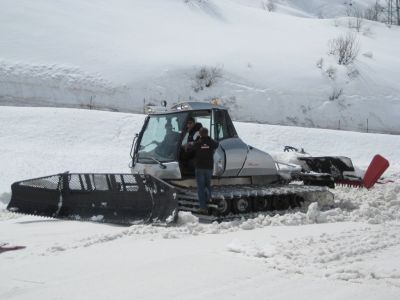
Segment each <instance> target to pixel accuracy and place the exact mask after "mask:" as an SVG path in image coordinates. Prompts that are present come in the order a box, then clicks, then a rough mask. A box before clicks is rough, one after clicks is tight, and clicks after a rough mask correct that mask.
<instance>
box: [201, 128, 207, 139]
mask: <svg viewBox="0 0 400 300" xmlns="http://www.w3.org/2000/svg"><path fill="white" fill-rule="evenodd" d="M199 133H200V136H201V137H206V136H207V135H208V129H207V128H204V127H201V128H200V130H199Z"/></svg>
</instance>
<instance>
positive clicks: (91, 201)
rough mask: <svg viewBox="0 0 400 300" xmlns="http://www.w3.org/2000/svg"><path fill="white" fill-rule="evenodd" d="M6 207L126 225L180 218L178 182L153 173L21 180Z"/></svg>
mask: <svg viewBox="0 0 400 300" xmlns="http://www.w3.org/2000/svg"><path fill="white" fill-rule="evenodd" d="M11 190H12V196H11V201H10V203H9V204H8V207H7V209H8V210H10V211H13V212H18V213H23V214H31V215H37V216H47V217H53V218H60V219H74V220H88V221H97V222H104V223H115V224H123V225H131V224H139V223H159V224H167V223H171V222H174V221H175V220H176V215H177V208H178V202H177V199H176V191H175V188H174V187H172V186H171V185H169V184H168V183H166V182H164V181H162V180H160V179H157V178H155V177H152V176H150V175H137V174H135V175H134V174H70V173H63V174H57V175H52V176H47V177H41V178H35V179H29V180H24V181H19V182H16V183H14V184H12V186H11Z"/></svg>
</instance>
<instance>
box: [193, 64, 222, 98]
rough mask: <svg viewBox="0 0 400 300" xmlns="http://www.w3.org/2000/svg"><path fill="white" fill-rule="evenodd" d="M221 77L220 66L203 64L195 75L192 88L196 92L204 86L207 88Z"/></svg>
mask: <svg viewBox="0 0 400 300" xmlns="http://www.w3.org/2000/svg"><path fill="white" fill-rule="evenodd" d="M221 77H222V68H220V67H206V66H203V67H201V68H200V70H199V71H198V72H197V73H196V75H195V78H194V84H193V90H194V91H195V92H196V93H197V92H199V91H201V90H204V89H205V88H209V87H211V86H212V85H214V84H215V83H216V82H217V80H218V78H221Z"/></svg>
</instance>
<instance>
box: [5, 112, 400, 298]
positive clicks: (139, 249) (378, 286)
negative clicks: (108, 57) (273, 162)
mask: <svg viewBox="0 0 400 300" xmlns="http://www.w3.org/2000/svg"><path fill="white" fill-rule="evenodd" d="M142 121H143V116H142V115H134V114H127V113H111V112H101V111H89V110H77V109H60V108H58V109H55V108H16V107H0V145H1V147H0V245H2V244H3V243H9V244H10V245H25V246H27V248H26V249H24V250H19V251H13V252H5V253H1V254H0V266H1V272H0V299H10V300H11V299H46V300H47V299H61V300H63V299H110V298H118V299H132V298H133V299H171V298H174V299H204V298H207V299H243V298H248V299H256V298H260V299H266V298H268V299H288V298H293V299H335V300H337V299H350V298H351V299H355V300H371V299H398V296H399V294H400V279H399V278H400V264H399V262H400V261H399V260H398V259H397V257H398V253H399V251H400V231H399V228H400V227H399V225H400V223H399V221H400V164H399V158H400V154H399V152H398V151H397V149H399V147H400V137H399V136H394V135H382V134H365V133H355V132H343V131H332V130H322V129H307V128H296V127H280V126H272V125H261V124H249V123H240V122H236V123H235V126H236V127H237V130H238V133H239V135H240V136H242V137H243V139H244V140H245V141H246V142H248V143H250V144H252V145H254V146H256V147H259V148H260V149H263V150H267V151H269V152H271V153H272V154H273V155H274V156H275V157H276V158H279V159H282V160H285V159H290V156H285V155H284V153H283V152H282V147H283V145H286V144H292V145H295V146H303V147H304V148H305V149H306V150H308V151H309V152H311V153H313V154H316V155H324V154H342V155H349V156H351V157H352V158H353V160H354V162H355V164H356V165H357V166H358V167H360V168H365V167H366V166H367V165H368V163H369V160H370V158H371V157H372V155H374V154H375V153H381V154H382V155H384V156H386V157H387V158H388V159H389V160H390V161H391V167H390V169H389V171H388V173H387V174H386V175H387V176H389V177H390V178H391V179H393V180H394V181H395V182H394V183H389V184H386V185H378V186H376V187H374V188H373V189H372V190H371V191H367V190H363V189H351V188H337V189H335V190H333V192H334V193H335V198H336V207H335V208H334V209H331V210H327V211H320V210H319V208H318V206H317V205H315V204H313V205H312V206H310V208H309V209H308V211H307V212H300V211H290V212H287V213H286V214H285V215H273V214H271V215H270V214H260V215H259V216H258V217H257V218H254V219H249V220H240V219H238V220H235V221H232V222H223V223H220V224H218V223H213V224H202V223H199V222H198V220H197V219H196V218H195V217H194V216H192V215H190V214H182V213H181V215H180V219H179V221H180V222H179V224H178V225H177V226H173V227H166V228H164V227H153V226H147V225H146V226H145V225H134V226H131V227H119V226H112V225H105V224H94V223H86V222H77V221H60V220H53V219H50V218H40V217H32V216H20V215H16V214H12V213H9V212H7V211H5V204H6V203H7V201H8V199H9V196H10V195H9V188H10V184H11V182H13V181H15V180H18V179H24V178H30V177H34V176H40V175H46V174H49V173H57V172H60V171H65V170H71V171H97V172H101V171H110V172H127V171H129V170H128V160H129V150H130V142H131V139H132V137H133V135H134V133H135V132H137V131H138V130H139V129H140V127H141V125H142Z"/></svg>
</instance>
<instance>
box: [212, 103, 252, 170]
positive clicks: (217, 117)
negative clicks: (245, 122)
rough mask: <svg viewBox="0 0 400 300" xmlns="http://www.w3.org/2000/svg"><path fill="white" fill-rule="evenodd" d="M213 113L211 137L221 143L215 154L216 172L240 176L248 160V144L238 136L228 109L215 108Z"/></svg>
mask: <svg viewBox="0 0 400 300" xmlns="http://www.w3.org/2000/svg"><path fill="white" fill-rule="evenodd" d="M213 114H214V115H213V124H212V125H213V129H214V130H213V132H212V133H213V136H211V137H213V138H214V139H215V140H217V141H218V142H219V144H220V147H219V148H218V149H217V151H216V153H215V156H214V161H215V167H214V173H215V175H216V176H222V177H230V176H238V174H239V172H240V170H241V169H242V167H243V165H244V162H245V160H246V157H247V153H248V151H249V149H248V146H247V145H246V144H245V143H244V142H243V141H242V140H241V139H240V138H239V137H238V135H237V133H236V130H235V127H234V126H233V123H232V120H231V118H230V117H229V114H228V111H226V110H222V109H215V110H213ZM222 166H223V167H222ZM218 173H219V174H218Z"/></svg>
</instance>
